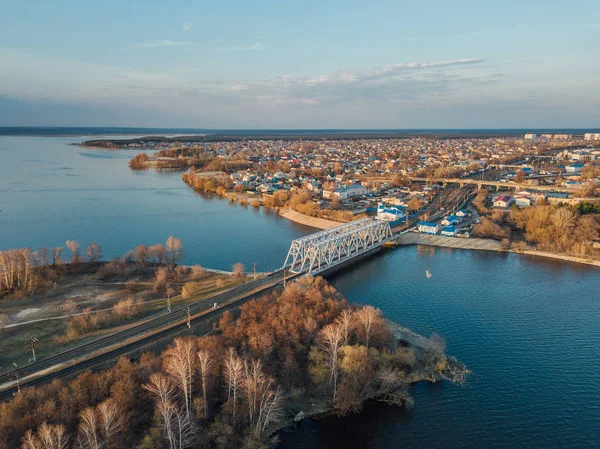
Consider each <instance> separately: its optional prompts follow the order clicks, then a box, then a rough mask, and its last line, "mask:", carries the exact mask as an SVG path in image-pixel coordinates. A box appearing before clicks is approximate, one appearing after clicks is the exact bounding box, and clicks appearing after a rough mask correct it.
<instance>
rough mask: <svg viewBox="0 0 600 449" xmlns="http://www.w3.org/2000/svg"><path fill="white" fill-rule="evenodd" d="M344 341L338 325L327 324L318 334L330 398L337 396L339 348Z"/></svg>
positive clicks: (342, 332)
mask: <svg viewBox="0 0 600 449" xmlns="http://www.w3.org/2000/svg"><path fill="white" fill-rule="evenodd" d="M343 339H344V329H343V328H342V326H340V325H339V324H329V325H327V326H325V327H324V328H323V329H321V332H320V334H319V342H320V348H321V350H322V351H323V352H324V353H325V365H326V366H327V367H328V368H329V385H330V387H331V388H332V397H333V398H335V396H336V394H337V382H338V376H339V363H340V348H341V347H342V343H343Z"/></svg>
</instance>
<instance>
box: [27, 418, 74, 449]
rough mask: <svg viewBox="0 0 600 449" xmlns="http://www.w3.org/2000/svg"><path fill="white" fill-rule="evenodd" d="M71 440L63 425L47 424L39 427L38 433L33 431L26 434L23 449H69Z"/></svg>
mask: <svg viewBox="0 0 600 449" xmlns="http://www.w3.org/2000/svg"><path fill="white" fill-rule="evenodd" d="M68 444H69V438H68V436H67V433H66V431H65V427H64V426H63V425H60V424H59V425H52V424H48V423H46V422H44V423H42V425H40V427H38V430H37V433H36V434H34V433H33V432H32V431H31V430H28V431H27V432H26V433H25V436H24V437H23V440H22V445H21V448H22V449H67V448H68Z"/></svg>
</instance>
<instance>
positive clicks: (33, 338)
mask: <svg viewBox="0 0 600 449" xmlns="http://www.w3.org/2000/svg"><path fill="white" fill-rule="evenodd" d="M37 342H38V339H37V338H35V337H31V338H30V339H29V343H28V345H29V348H31V356H32V358H31V359H29V361H30V362H31V361H32V360H33V361H34V362H35V361H36V359H35V344H36V343H37Z"/></svg>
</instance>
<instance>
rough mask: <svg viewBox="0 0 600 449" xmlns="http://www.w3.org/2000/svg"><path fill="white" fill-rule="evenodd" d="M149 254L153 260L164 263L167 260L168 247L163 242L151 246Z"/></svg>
mask: <svg viewBox="0 0 600 449" xmlns="http://www.w3.org/2000/svg"><path fill="white" fill-rule="evenodd" d="M148 254H149V256H150V257H151V258H152V262H154V263H157V264H163V263H164V262H165V261H166V260H167V249H166V248H165V245H163V244H162V243H157V244H156V245H152V246H150V247H149V248H148Z"/></svg>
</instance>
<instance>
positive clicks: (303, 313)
mask: <svg viewBox="0 0 600 449" xmlns="http://www.w3.org/2000/svg"><path fill="white" fill-rule="evenodd" d="M443 351H444V344H443V341H442V340H441V339H439V338H432V339H431V340H429V343H428V344H427V346H426V347H424V348H421V349H413V348H411V347H407V346H404V345H400V344H399V342H398V341H397V339H396V338H395V337H394V335H393V332H392V329H391V327H390V324H389V323H388V322H387V321H386V320H385V319H384V318H383V316H382V314H381V312H380V311H379V310H377V309H375V308H373V307H371V306H364V307H351V306H349V305H348V303H347V302H346V301H345V300H344V299H343V298H342V297H341V296H340V295H339V293H337V291H336V290H335V289H333V288H332V287H331V286H329V285H328V284H327V283H326V282H325V281H324V280H323V279H321V278H316V279H306V280H304V281H301V282H296V283H292V284H290V285H288V286H287V287H286V289H285V290H283V291H282V292H280V293H274V294H270V295H267V296H264V297H262V298H260V299H258V300H254V301H251V302H248V303H246V304H245V305H243V306H242V307H241V311H240V313H239V317H238V318H237V320H236V319H235V317H234V316H233V315H232V314H231V313H229V312H226V313H225V314H224V315H223V317H222V318H221V320H220V322H219V323H218V325H217V326H216V328H215V332H213V334H212V335H210V336H203V337H196V336H192V335H190V336H186V337H180V338H177V339H175V340H174V341H173V342H172V343H171V345H169V347H168V348H167V349H166V350H165V351H164V352H163V353H162V354H161V355H160V356H155V355H153V354H149V353H147V354H144V355H143V356H142V357H141V359H140V360H139V361H138V362H130V361H128V360H126V359H120V360H119V361H118V362H117V363H116V364H115V365H114V366H113V367H112V368H111V369H109V370H106V371H101V372H98V373H89V372H88V373H84V374H81V375H79V376H78V377H77V378H76V379H74V380H71V381H69V382H63V381H59V380H56V381H54V382H53V383H51V384H49V385H45V386H41V387H33V388H26V389H24V390H23V391H22V392H21V393H20V394H18V395H17V396H15V398H14V399H12V400H11V401H10V402H7V403H4V404H1V405H0V449H13V448H16V447H19V445H21V447H22V448H23V449H42V448H43V449H46V448H60V449H68V448H94V449H99V448H106V449H108V448H111V449H124V448H134V447H136V448H138V449H152V448H155V449H159V448H160V449H162V448H169V449H174V448H179V449H183V448H196V447H197V448H231V447H240V448H261V447H266V446H267V445H268V444H269V443H273V440H272V439H271V435H272V433H273V431H274V430H276V429H278V428H279V427H280V426H281V425H282V423H284V422H285V421H286V420H288V419H289V418H291V414H292V412H293V413H297V412H298V411H299V410H306V411H309V410H308V409H307V408H305V407H308V408H310V406H311V405H310V404H313V405H314V404H321V405H322V407H321V411H322V410H326V409H335V410H337V411H338V413H340V414H346V413H351V412H355V411H357V410H359V409H360V408H361V405H362V404H363V402H364V401H366V400H370V399H376V400H382V401H386V402H388V403H393V404H410V403H411V399H410V397H409V396H408V393H407V385H408V384H409V383H410V382H414V381H418V380H421V379H432V378H435V377H436V376H439V375H440V374H441V373H443V372H444V370H445V369H446V368H447V366H448V362H447V360H446V357H445V356H444V354H443Z"/></svg>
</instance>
